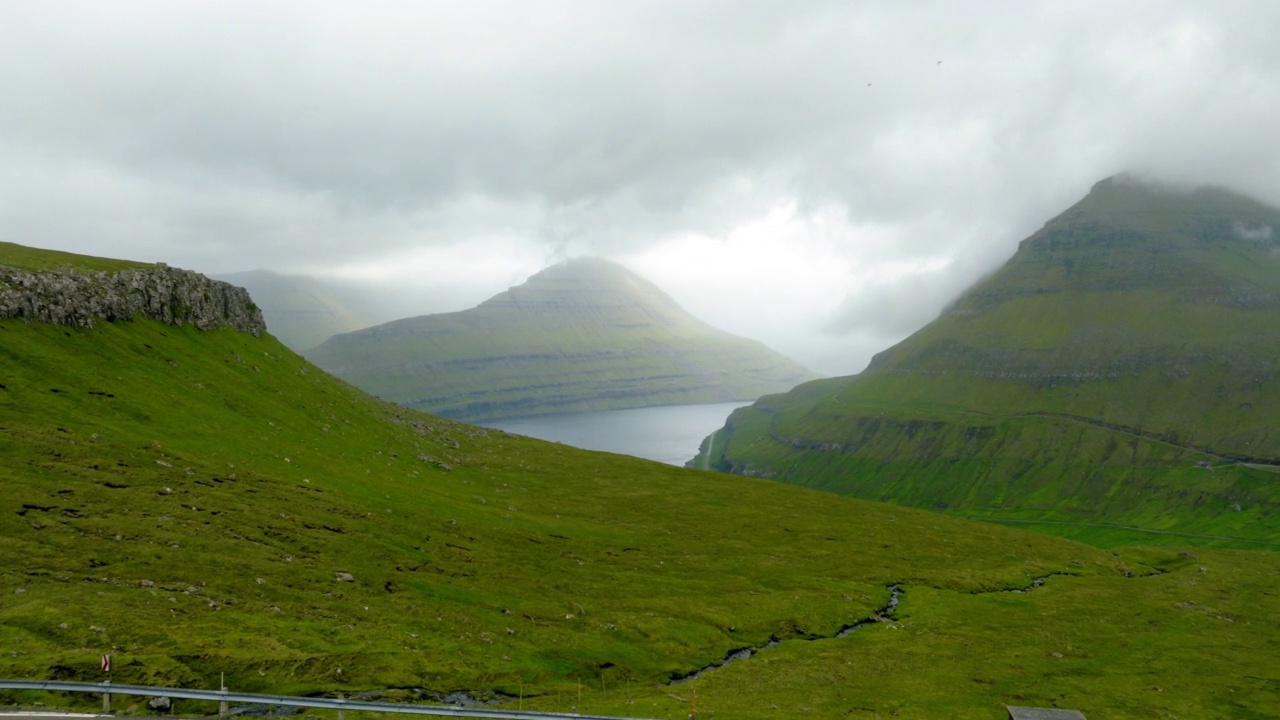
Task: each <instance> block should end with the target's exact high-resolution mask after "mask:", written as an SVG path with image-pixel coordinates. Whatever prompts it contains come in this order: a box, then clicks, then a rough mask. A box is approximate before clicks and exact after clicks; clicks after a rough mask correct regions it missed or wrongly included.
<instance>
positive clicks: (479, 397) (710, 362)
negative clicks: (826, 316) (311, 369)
mask: <svg viewBox="0 0 1280 720" xmlns="http://www.w3.org/2000/svg"><path fill="white" fill-rule="evenodd" d="M307 357H308V358H309V359H311V360H312V361H314V362H315V363H316V364H317V365H320V366H321V367H323V368H325V369H327V370H329V371H330V372H332V373H334V374H335V375H337V376H339V377H341V378H343V379H344V380H347V381H348V382H351V383H352V384H354V385H356V386H358V387H360V388H363V389H364V390H366V391H368V392H370V393H373V394H374V395H377V396H379V397H381V398H384V399H388V400H393V401H395V402H398V403H401V404H403V405H406V406H409V407H413V408H415V409H419V410H424V411H427V412H432V413H436V414H440V415H444V416H447V417H452V418H456V419H464V420H472V421H475V420H492V419H496V418H502V417H521V416H533V415H543V414H549V413H562V412H573V411H579V410H605V409H618V408H629V407H645V406H651V405H678V404H685V403H713V402H728V401H732V400H751V399H754V398H756V397H759V396H760V395H763V394H765V393H770V392H778V391H780V390H785V389H788V388H790V387H792V386H794V385H796V384H798V383H800V382H803V381H805V380H808V379H811V378H813V377H814V375H813V374H812V373H810V372H808V371H807V370H805V369H804V368H803V367H801V366H799V365H798V364H796V363H795V362H793V361H791V360H788V359H787V358H785V357H783V356H781V355H779V354H777V353H776V352H773V351H772V350H769V349H768V348H766V347H765V346H764V345H762V344H761V343H758V342H756V341H753V340H747V339H745V338H741V337H737V336H734V335H730V334H728V333H725V332H722V331H720V330H716V329H715V328H712V327H710V326H708V325H706V324H705V323H702V322H701V321H699V320H697V319H696V318H693V317H692V316H690V315H689V314H688V313H686V312H685V311H684V310H682V309H681V308H680V307H679V306H678V305H677V304H676V303H675V301H673V300H672V299H671V298H670V297H668V296H667V295H666V294H665V293H663V292H662V291H661V290H659V289H658V288H657V287H655V286H654V285H653V284H651V283H649V282H647V281H645V280H643V279H641V278H640V277H638V276H636V275H635V274H633V273H631V272H630V271H628V270H626V269H624V268H622V267H621V266H619V265H615V264H613V263H609V262H606V261H603V260H593V259H579V260H574V261H570V262H567V263H561V264H559V265H556V266H553V267H551V268H548V269H547V270H544V271H543V272H541V273H539V274H537V275H535V276H534V277H532V278H530V279H529V281H528V282H526V283H525V284H523V285H520V286H517V287H514V288H511V289H510V290H508V291H506V292H504V293H501V294H499V295H496V296H494V297H493V298H490V299H489V300H486V301H485V302H484V303H481V304H480V305H479V306H478V307H475V308H472V309H471V310H466V311H463V312H456V313H444V314H439V315H427V316H423V317H416V318H408V319H405V320H397V321H395V322H391V323H387V324H385V325H379V326H377V327H373V328H368V329H366V330H362V331H359V332H353V333H347V334H344V335H339V336H336V337H333V338H332V339H330V340H329V341H328V342H326V343H324V344H323V345H321V346H320V347H318V348H315V349H314V350H311V351H308V352H307Z"/></svg>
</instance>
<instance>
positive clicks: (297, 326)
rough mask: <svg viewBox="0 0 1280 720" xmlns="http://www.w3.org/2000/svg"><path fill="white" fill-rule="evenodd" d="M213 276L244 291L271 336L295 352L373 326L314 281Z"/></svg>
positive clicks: (260, 273) (268, 275) (265, 274)
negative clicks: (260, 309)
mask: <svg viewBox="0 0 1280 720" xmlns="http://www.w3.org/2000/svg"><path fill="white" fill-rule="evenodd" d="M214 277H215V278H216V279H218V280H223V281H226V282H229V283H231V284H233V285H239V286H241V287H243V288H245V289H246V290H248V291H249V293H250V294H251V295H253V298H254V300H255V301H256V302H257V303H258V304H259V305H261V306H262V314H263V316H264V317H265V318H266V321H267V328H268V329H270V330H271V334H272V335H275V336H276V338H277V339H279V340H280V342H282V343H284V344H285V345H286V346H287V347H289V348H290V349H291V350H293V351H295V352H301V351H303V350H306V349H308V348H313V347H315V346H317V345H319V344H320V343H322V342H324V341H325V340H328V339H329V338H330V337H332V336H334V335H337V334H339V333H344V332H351V331H352V330H359V329H360V328H365V327H369V326H370V325H373V324H374V322H373V320H372V319H371V318H370V317H369V315H368V314H366V313H365V312H363V311H362V310H361V309H360V308H359V304H358V303H356V302H354V301H353V300H350V299H347V298H344V297H342V293H341V292H340V291H339V290H338V289H336V288H333V287H330V286H328V285H325V284H324V283H322V282H320V281H318V280H316V279H314V278H309V277H304V276H300V275H277V274H276V273H273V272H269V271H267V270H252V271H249V272H239V273H228V274H226V275H216V276H214Z"/></svg>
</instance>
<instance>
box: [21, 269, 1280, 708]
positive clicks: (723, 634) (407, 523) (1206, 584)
mask: <svg viewBox="0 0 1280 720" xmlns="http://www.w3.org/2000/svg"><path fill="white" fill-rule="evenodd" d="M0 267H3V268H4V269H3V279H0V308H3V309H4V310H3V312H0V588H2V589H3V591H2V592H0V647H3V648H5V652H3V653H0V676H3V677H9V678H39V679H59V680H81V681H99V680H101V679H102V675H101V673H100V672H99V665H98V663H99V658H100V656H101V655H102V654H104V653H111V654H112V655H113V657H114V662H113V666H114V670H113V677H112V680H113V681H114V682H115V683H118V684H148V685H168V684H173V685H180V686H188V687H203V688H210V687H219V685H218V684H217V683H219V682H223V681H224V680H225V685H226V686H227V687H229V688H230V689H231V690H234V691H246V692H268V693H279V694H309V693H315V694H326V695H336V694H339V693H341V694H342V695H344V696H346V697H352V696H353V695H355V694H359V695H360V696H361V697H383V698H388V699H402V700H436V701H439V700H443V699H445V698H446V697H448V698H449V699H448V700H447V702H449V703H450V704H454V703H459V702H464V701H466V702H470V701H472V700H481V701H490V702H494V703H497V704H499V705H501V706H502V707H505V708H506V709H510V710H515V709H517V708H522V709H524V710H550V711H557V712H579V713H587V714H590V713H598V714H609V715H622V716H630V717H650V718H684V717H687V716H688V715H689V713H690V711H691V709H692V708H691V705H693V704H695V703H696V710H697V712H698V713H699V714H700V715H701V716H708V715H714V716H716V717H722V718H727V719H733V718H744V719H747V720H753V719H755V718H760V719H762V720H763V719H764V718H774V717H778V716H779V715H780V714H786V715H796V716H804V717H813V718H843V717H868V718H872V717H876V716H880V717H910V718H919V717H955V718H988V717H994V716H996V715H997V714H998V713H1000V712H1002V708H1003V706H1004V705H1011V704H1012V705H1040V706H1046V707H1049V706H1065V707H1076V708H1080V709H1081V710H1083V711H1084V712H1085V713H1086V714H1087V715H1089V716H1090V717H1094V716H1096V717H1104V716H1113V717H1163V716H1169V715H1173V714H1178V715H1180V716H1191V717H1203V718H1225V717H1275V716H1277V714H1280V696H1277V694H1276V692H1275V687H1276V683H1277V681H1278V680H1280V678H1278V677H1277V675H1276V672H1275V670H1274V669H1273V668H1274V665H1275V663H1274V662H1273V660H1274V648H1275V647H1276V643H1277V642H1280V630H1277V628H1276V626H1275V623H1274V622H1273V620H1274V618H1275V617H1276V615H1277V614H1280V596H1277V594H1276V593H1275V591H1274V590H1275V577H1276V576H1277V574H1278V573H1280V554H1277V553H1273V552H1259V551H1248V550H1229V551H1227V550H1216V549H1210V548H1203V547H1200V548H1190V549H1184V550H1181V551H1175V550H1162V549H1125V550H1119V551H1116V552H1111V551H1105V550H1101V549H1098V548H1094V547H1090V546H1087V545H1083V544H1079V543H1075V542H1070V541H1066V540H1062V539H1059V538H1053V537H1050V536H1047V535H1042V534H1035V533H1028V532H1023V531H1020V530H1016V529H1011V528H1005V527H1000V526H997V525H993V524H988V523H978V522H973V521H969V520H963V519H957V518H950V517H946V516H943V515H939V514H936V513H929V512H925V511H920V510H913V509H908V508H901V507H893V506H890V505H882V504H878V503H870V502H865V501H859V500H855V499H850V498H842V497H835V496H832V495H829V494H826V493H818V492H813V491H809V490H805V489H802V488H796V487H790V486H787V485H783V484H780V483H773V482H767V481H762V480H753V479H749V478H738V477H732V476H727V475H721V474H716V473H704V472H696V471H689V470H682V469H679V468H673V467H669V466H665V465H661V464H658V463H651V462H645V461H641V460H637V459H634V458H627V457H621V456H616V455H608V454H603V453H593V452H587V451H581V450H575V449H573V448H568V447H564V446H561V445H555V444H550V443H544V442H539V441H536V440H532V439H528V438H520V437H513V436H507V435H505V434H503V433H501V432H496V431H490V430H484V429H482V428H477V427H471V426H467V425H463V424H460V423H456V422H452V421H449V420H443V419H440V418H436V417H432V416H429V415H425V414H421V413H418V412H415V411H413V410H409V409H406V408H403V407H399V406H396V405H393V404H391V403H387V402H382V401H379V400H377V399H375V398H372V397H370V396H368V395H366V394H364V393H362V392H360V391H359V390H357V389H355V388H353V387H351V386H350V385H347V384H346V383H343V382H340V381H338V380H336V379H334V378H332V377H330V376H328V375H326V374H325V373H323V372H321V371H320V370H319V369H318V368H316V367H315V366H314V365H311V364H310V363H308V362H306V361H305V360H303V359H302V358H300V357H298V356H297V355H295V354H293V353H292V352H290V351H289V350H288V349H287V348H285V347H284V346H282V345H281V344H280V343H279V342H278V341H277V340H276V339H275V338H273V337H272V336H271V335H270V334H269V333H266V332H262V331H261V328H260V326H259V323H255V322H253V318H254V310H255V309H256V306H255V305H254V304H253V302H252V301H251V300H250V299H249V298H248V297H246V296H244V295H242V294H240V293H239V292H238V291H236V290H235V289H234V288H231V287H230V286H228V285H226V284H224V283H214V282H209V281H207V280H202V279H200V278H199V277H198V276H196V277H191V276H188V275H185V274H182V272H183V271H177V270H174V269H171V268H163V267H160V266H157V265H146V264H142V263H123V262H118V261H112V260H103V259H98V258H84V257H77V256H67V255H58V254H52V253H44V252H41V251H34V250H31V249H29V248H17V247H16V246H0ZM192 275H194V274H192ZM175 277H176V278H181V279H182V282H181V283H179V282H174V281H173V279H174V278H175ZM120 283H124V284H125V285H126V286H129V287H133V288H137V289H138V290H139V292H138V293H136V295H138V296H141V297H143V298H146V299H147V302H145V303H143V304H144V306H145V307H147V308H151V309H150V310H146V311H140V312H138V313H135V314H132V315H128V316H116V318H115V319H114V320H108V319H107V317H106V315H105V313H115V310H113V309H112V308H115V307H117V306H116V305H114V304H113V303H115V302H116V301H114V300H112V301H110V302H108V300H109V299H110V298H112V297H118V294H117V293H116V292H115V290H114V288H117V287H120ZM160 288H169V289H168V290H167V291H165V292H159V289H160ZM126 295H129V296H132V295H135V293H126ZM206 295H207V296H208V297H210V298H215V297H221V298H224V300H225V302H223V303H221V304H217V303H211V302H206V301H205V298H206ZM127 302H137V300H127ZM56 308H71V309H73V310H74V312H70V313H63V312H61V311H55V309H56ZM99 311H102V312H99ZM130 317H131V318H132V319H131V320H130V319H128V318H130ZM259 322H260V321H259ZM1189 542H1200V541H1197V540H1196V539H1190V540H1189ZM842 629H843V632H842ZM837 635H841V636H840V637H836V636H837ZM728 659H733V662H732V663H727V662H726V661H727V660H728ZM700 670H702V671H703V672H702V673H701V674H700V675H697V676H692V677H691V675H692V674H693V673H695V672H698V671H700ZM0 702H2V703H4V704H5V705H6V706H15V705H17V706H26V707H31V706H32V705H33V704H34V703H37V702H39V703H43V704H44V707H43V708H41V710H42V711H43V712H45V713H48V712H50V711H52V710H57V709H71V710H79V711H86V710H92V709H93V704H94V703H96V702H97V699H96V698H85V697H81V699H80V700H79V703H81V704H75V703H76V702H77V700H76V699H75V698H74V697H72V696H68V695H64V694H54V693H28V692H12V691H0ZM115 702H116V706H117V708H118V711H120V712H122V713H129V714H139V713H146V712H147V709H146V705H145V701H143V700H140V699H138V700H122V699H121V698H120V697H119V696H117V698H116V700H115ZM177 702H178V709H177V712H179V713H182V714H192V715H211V714H213V713H215V712H216V711H217V708H216V706H214V705H212V704H204V705H202V704H199V703H195V702H194V701H183V700H179V701H177ZM130 703H136V704H134V705H133V706H132V707H131V706H130ZM68 706H69V707H68Z"/></svg>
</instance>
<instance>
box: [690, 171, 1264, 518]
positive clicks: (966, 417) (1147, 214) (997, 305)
mask: <svg viewBox="0 0 1280 720" xmlns="http://www.w3.org/2000/svg"><path fill="white" fill-rule="evenodd" d="M1276 226H1280V211H1276V210H1275V209H1272V208H1268V207H1266V206H1263V205H1260V204H1258V203H1256V202H1253V201H1251V200H1248V199H1246V198H1242V197H1240V196H1237V195H1233V194H1230V193H1227V192H1225V191H1221V190H1214V189H1205V190H1200V191H1195V192H1183V191H1174V190H1169V189H1166V188H1159V187H1155V186H1150V185H1142V184H1137V183H1134V182H1132V181H1126V180H1123V179H1113V180H1109V181H1104V182H1103V183H1099V185H1098V186H1097V187H1095V189H1094V191H1093V192H1092V193H1091V194H1090V195H1089V196H1088V197H1087V198H1085V199H1084V200H1083V201H1081V202H1080V203H1079V204H1077V205H1076V206H1075V207H1073V208H1072V209H1070V210H1068V211H1067V212H1065V213H1063V214H1062V215H1061V216H1059V217H1058V218H1055V219H1054V220H1053V221H1051V222H1050V223H1048V224H1046V226H1045V227H1044V228H1043V229H1042V230H1041V231H1039V232H1037V233H1036V234H1035V235H1033V236H1032V237H1030V238H1028V239H1027V240H1025V241H1023V243H1022V245H1021V247H1020V248H1019V250H1018V252H1017V254H1016V255H1015V256H1014V257H1013V258H1012V259H1011V260H1010V261H1009V262H1008V264H1006V266H1005V267H1004V268H1002V269H1001V270H1000V271H999V272H998V273H996V274H995V275H994V276H992V277H991V278H989V279H988V280H986V281H984V282H982V283H980V284H979V285H978V286H977V287H975V288H973V289H972V290H970V291H969V292H968V293H966V294H965V295H964V296H963V297H962V298H960V299H959V300H958V301H957V302H956V303H954V304H953V306H952V307H951V308H949V309H948V310H947V312H945V313H944V314H943V316H942V317H940V318H939V319H938V320H936V321H935V322H933V323H931V324H930V325H928V326H927V327H925V328H923V329H922V330H920V331H919V332H917V333H916V334H914V335H912V336H911V337H910V338H908V339H906V340H904V341H903V342H902V343H900V344H899V345H897V346H895V347H894V348H891V349H890V350H888V351H886V352H885V353H883V354H882V355H880V356H878V357H877V358H876V360H875V361H874V362H873V363H872V365H871V367H870V368H869V369H868V370H867V371H866V372H865V373H863V374H862V375H860V376H857V377H854V378H842V379H838V380H832V381H823V382H819V383H814V384H811V385H808V386H804V387H801V388H798V389H796V390H795V391H794V392H792V393H790V394H788V395H785V396H777V397H770V398H766V399H764V400H762V401H760V402H758V403H757V404H756V405H755V406H754V407H753V408H750V409H745V410H742V411H739V412H738V413H737V414H736V415H735V416H734V417H733V418H732V419H731V420H730V423H729V428H730V430H729V432H721V433H719V437H718V443H717V446H716V447H714V448H711V449H710V457H709V459H710V460H711V461H712V463H713V464H714V465H715V466H717V467H720V468H721V469H726V470H730V471H733V472H741V473H744V474H753V475H758V476H767V477H772V478H775V479H779V480H785V481H787V482H794V483H798V484H803V485H808V486H811V487H820V488H823V489H827V490H833V491H836V492H842V493H849V494H853V495H857V496H861V497H868V498H877V499H885V500H892V501H895V502H900V503H904V504H909V505H915V506H919V507H930V508H935V509H941V510H950V511H954V512H959V513H961V514H967V515H974V516H984V517H1001V518H1008V519H1012V520H1019V521H1027V520H1032V519H1037V520H1050V521H1053V524H1052V525H1045V526H1044V527H1051V528H1055V529H1054V531H1055V532H1062V533H1065V534H1071V535H1075V536H1079V537H1084V538H1088V539H1091V540H1093V541H1096V542H1104V543H1115V542H1134V541H1137V540H1139V538H1141V536H1139V535H1134V534H1132V533H1123V532H1117V531H1116V529H1115V528H1112V527H1107V526H1106V525H1109V524H1119V525H1132V526H1140V527H1142V528H1146V529H1153V530H1163V531H1176V532H1184V533H1199V534H1214V535H1227V536H1235V537H1241V538H1249V539H1254V540H1266V541H1269V542H1272V543H1276V542H1280V522H1277V514H1276V510H1277V507H1278V503H1280V482H1277V480H1280V478H1278V477H1277V475H1276V471H1277V470H1280V467H1277V465H1278V464H1280V435H1278V434H1276V433H1275V432H1274V427H1275V426H1276V424H1277V420H1280V415H1277V414H1276V410H1275V408H1277V407H1280V382H1277V381H1276V377H1275V371H1276V361H1277V358H1280V322H1277V321H1280V273H1278V272H1277V270H1280V259H1277V254H1276V253H1277V251H1276V242H1275V239H1273V238H1272V237H1271V234H1270V230H1269V229H1268V228H1271V227H1276ZM1150 539H1152V540H1158V539H1159V538H1150ZM1172 541H1174V542H1179V540H1177V539H1174V540H1172Z"/></svg>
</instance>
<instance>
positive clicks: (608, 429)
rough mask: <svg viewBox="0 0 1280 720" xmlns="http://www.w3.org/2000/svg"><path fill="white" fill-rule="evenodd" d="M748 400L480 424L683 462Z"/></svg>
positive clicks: (694, 453)
mask: <svg viewBox="0 0 1280 720" xmlns="http://www.w3.org/2000/svg"><path fill="white" fill-rule="evenodd" d="M750 404H751V403H748V402H730V403H713V404H709V405H663V406H658V407H646V408H632V409H629V410H602V411H595V412H578V413H565V414H561V415H544V416H541V417H532V418H519V419H514V420H495V421H493V422H488V423H484V425H485V427H491V428H496V429H498V430H506V431H507V432H512V433H516V434H518V435H528V436H529V437H534V438H538V439H540V440H550V441H552V442H561V443H564V444H565V445H572V446H574V447H579V448H584V449H587V450H603V451H605V452H611V453H618V454H621V455H634V456H635V457H640V458H645V459H648V460H657V461H658V462H663V463H667V464H668V465H684V464H685V463H686V462H688V461H689V460H690V459H691V458H692V457H693V456H695V455H697V454H698V445H699V443H701V442H702V439H703V438H705V437H706V436H708V435H710V434H711V433H713V432H715V430H716V429H717V428H719V427H720V426H722V425H724V422H725V419H726V418H728V417H729V413H731V412H733V411H734V410H735V409H737V408H740V407H742V406H744V405H750Z"/></svg>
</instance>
